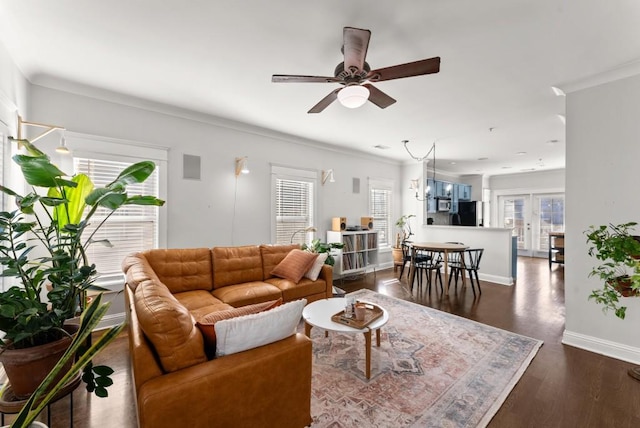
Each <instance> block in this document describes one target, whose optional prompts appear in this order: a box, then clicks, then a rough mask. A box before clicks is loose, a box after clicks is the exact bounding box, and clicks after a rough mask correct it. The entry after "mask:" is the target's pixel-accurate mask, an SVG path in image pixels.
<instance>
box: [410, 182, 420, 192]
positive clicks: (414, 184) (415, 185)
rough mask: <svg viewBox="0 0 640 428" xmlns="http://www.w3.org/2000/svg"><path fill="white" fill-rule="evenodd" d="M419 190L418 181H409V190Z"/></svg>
mask: <svg viewBox="0 0 640 428" xmlns="http://www.w3.org/2000/svg"><path fill="white" fill-rule="evenodd" d="M419 188H420V180H419V179H416V180H411V184H409V189H410V190H416V191H417V190H418V189H419Z"/></svg>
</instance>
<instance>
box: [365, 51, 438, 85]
mask: <svg viewBox="0 0 640 428" xmlns="http://www.w3.org/2000/svg"><path fill="white" fill-rule="evenodd" d="M439 71H440V57H439V56H436V57H433V58H429V59H423V60H420V61H415V62H408V63H406V64H400V65H394V66H392V67H385V68H379V69H377V70H371V71H370V72H369V74H367V77H366V79H367V80H370V81H372V82H382V81H383V80H392V79H401V78H403V77H411V76H421V75H423V74H431V73H437V72H439Z"/></svg>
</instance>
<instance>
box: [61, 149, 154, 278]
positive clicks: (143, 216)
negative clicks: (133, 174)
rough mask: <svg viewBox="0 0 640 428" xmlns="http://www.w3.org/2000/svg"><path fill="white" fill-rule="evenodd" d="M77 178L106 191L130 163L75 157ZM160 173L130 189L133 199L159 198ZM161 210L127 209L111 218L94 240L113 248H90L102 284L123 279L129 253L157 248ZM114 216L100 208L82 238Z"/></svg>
mask: <svg viewBox="0 0 640 428" xmlns="http://www.w3.org/2000/svg"><path fill="white" fill-rule="evenodd" d="M73 161H74V171H75V173H76V174H86V175H87V176H89V178H90V179H91V181H92V182H93V184H94V185H95V186H96V187H104V186H106V185H107V184H109V183H111V182H112V181H113V180H115V179H116V177H117V176H118V174H119V173H120V172H121V171H122V170H123V169H125V168H126V167H128V166H129V165H130V164H131V162H119V161H110V160H101V159H87V158H77V157H74V159H73ZM158 182H159V181H158V169H157V168H156V170H155V171H154V172H153V174H152V175H151V176H150V177H149V178H148V179H147V180H146V181H145V182H144V183H139V184H132V185H130V186H128V188H127V189H128V193H129V194H130V195H153V196H156V197H157V196H159V188H158ZM158 211H159V209H158V207H154V206H139V205H127V206H124V207H122V208H120V209H118V210H117V211H115V212H113V214H112V215H111V216H110V217H109V218H108V221H106V222H105V223H104V224H103V225H102V226H101V227H100V229H99V230H98V232H97V233H96V234H95V235H94V236H93V240H94V241H101V240H105V239H108V240H109V242H110V243H111V245H112V247H108V246H105V245H101V244H99V243H95V244H92V245H90V246H89V249H88V251H87V253H88V254H87V255H88V257H89V260H94V261H99V263H98V262H96V266H97V270H98V273H99V275H100V278H101V281H109V280H110V279H114V278H120V277H121V276H122V267H121V263H122V260H123V259H124V258H125V257H126V256H127V255H128V254H130V253H133V252H136V251H142V250H147V249H151V248H157V247H158ZM109 213H111V211H110V210H107V209H105V208H99V209H98V210H97V211H96V213H95V214H94V215H93V217H92V219H91V224H90V225H89V226H88V227H87V229H86V230H85V233H84V235H83V236H85V237H89V236H91V234H92V233H93V231H94V230H95V228H96V227H97V226H98V225H99V224H100V223H102V222H103V221H104V220H105V219H107V216H108V215H109Z"/></svg>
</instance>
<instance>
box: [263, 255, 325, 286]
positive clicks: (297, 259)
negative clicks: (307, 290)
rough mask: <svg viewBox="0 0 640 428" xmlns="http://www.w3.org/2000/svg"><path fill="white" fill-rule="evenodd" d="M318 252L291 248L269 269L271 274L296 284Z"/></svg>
mask: <svg viewBox="0 0 640 428" xmlns="http://www.w3.org/2000/svg"><path fill="white" fill-rule="evenodd" d="M317 258H318V254H316V253H309V252H308V251H302V250H291V251H289V254H287V255H286V257H285V258H284V259H282V261H281V262H280V263H278V265H277V266H276V267H275V268H274V269H273V270H272V271H271V275H273V276H277V277H279V278H284V279H288V280H289V281H293V282H295V283H296V284H297V283H298V282H300V279H301V278H302V277H303V276H304V274H305V273H306V272H307V271H308V270H309V268H311V266H313V263H314V262H315V261H316V259H317Z"/></svg>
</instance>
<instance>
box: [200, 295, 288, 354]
mask: <svg viewBox="0 0 640 428" xmlns="http://www.w3.org/2000/svg"><path fill="white" fill-rule="evenodd" d="M281 304H282V297H281V298H279V299H278V300H271V301H269V302H264V303H256V304H254V305H246V306H241V307H239V308H233V309H226V310H224V311H216V312H211V313H210V314H207V315H204V316H203V317H201V318H200V319H199V320H198V321H197V322H196V326H198V328H199V329H200V331H201V332H202V336H204V346H205V351H206V352H207V355H209V356H210V357H211V356H213V355H214V354H215V352H216V330H215V328H214V326H215V323H217V322H218V321H222V320H226V319H229V318H235V317H240V316H243V315H250V314H257V313H258V312H264V311H268V310H269V309H273V308H275V307H278V306H280V305H281Z"/></svg>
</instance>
